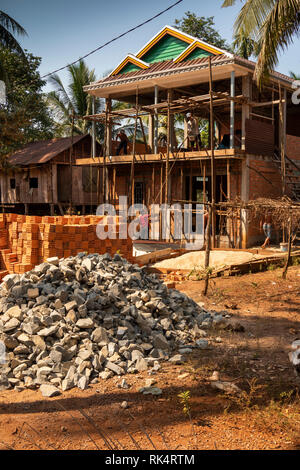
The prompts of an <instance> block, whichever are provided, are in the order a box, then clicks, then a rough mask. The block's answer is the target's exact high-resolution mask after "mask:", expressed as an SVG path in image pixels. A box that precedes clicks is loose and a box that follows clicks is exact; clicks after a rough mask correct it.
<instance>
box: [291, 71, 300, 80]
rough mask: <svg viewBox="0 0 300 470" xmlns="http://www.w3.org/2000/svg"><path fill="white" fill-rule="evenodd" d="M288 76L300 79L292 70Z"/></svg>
mask: <svg viewBox="0 0 300 470" xmlns="http://www.w3.org/2000/svg"><path fill="white" fill-rule="evenodd" d="M290 77H291V78H293V79H294V80H300V75H297V74H296V73H294V72H290Z"/></svg>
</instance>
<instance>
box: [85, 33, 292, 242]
mask: <svg viewBox="0 0 300 470" xmlns="http://www.w3.org/2000/svg"><path fill="white" fill-rule="evenodd" d="M254 69H255V63H254V62H251V61H249V60H245V59H243V58H241V57H238V56H236V55H234V54H231V53H229V52H227V51H225V50H221V49H219V48H216V47H214V46H212V45H210V44H207V43H205V42H203V41H201V40H199V39H197V38H194V37H192V36H190V35H188V34H185V33H182V32H181V31H178V30H176V29H175V28H172V27H170V26H165V27H164V28H162V30H161V31H159V32H158V33H157V34H156V35H155V36H154V37H153V38H152V39H151V40H150V41H148V42H147V43H146V44H145V45H144V46H143V47H142V48H141V49H140V50H139V51H138V52H137V53H136V54H128V55H127V56H126V57H125V58H124V59H123V60H122V61H121V62H120V63H119V64H118V65H117V66H116V67H115V69H114V70H113V71H112V72H111V73H110V75H109V76H107V77H106V78H104V79H102V80H100V81H97V82H94V83H91V84H90V85H88V86H86V87H85V90H86V91H87V92H88V93H89V94H91V95H94V96H97V97H101V98H104V99H105V101H106V108H105V112H104V113H102V114H101V115H94V116H90V117H89V118H90V119H91V120H102V122H105V126H106V132H105V137H106V138H105V145H104V154H103V157H102V158H101V162H100V167H101V178H100V181H99V184H100V186H101V188H102V195H103V200H105V201H106V202H111V203H114V204H118V199H119V197H120V196H122V195H127V196H129V198H130V200H131V201H134V202H136V203H144V204H145V205H147V206H148V207H149V206H150V205H151V204H153V203H164V202H167V203H168V204H174V203H179V204H184V203H192V204H193V207H194V205H195V203H196V202H204V203H207V202H209V201H212V199H214V201H215V202H216V203H220V202H224V201H227V202H229V201H233V200H235V199H236V198H239V199H241V200H243V201H245V202H247V201H249V200H251V199H255V198H258V197H268V198H269V197H271V198H277V197H281V196H282V195H283V194H287V195H289V196H290V197H292V198H294V199H297V198H300V107H299V106H297V105H296V104H294V103H293V100H292V97H293V93H294V92H295V90H294V88H293V80H292V79H291V78H290V77H288V76H285V75H283V74H281V73H278V72H271V74H270V77H269V80H268V82H267V83H266V84H265V85H264V86H263V87H262V88H261V89H259V88H258V87H257V85H256V82H255V77H254ZM112 100H118V101H121V102H125V103H127V105H128V106H127V108H126V109H124V110H122V111H113V110H112ZM187 113H189V114H191V115H192V117H193V118H195V119H197V120H198V122H200V124H202V125H203V123H205V122H206V123H207V122H208V123H212V122H213V124H211V125H210V126H209V129H210V128H211V127H212V126H213V133H212V134H213V140H210V139H209V141H208V144H207V143H206V144H205V143H203V142H202V143H201V144H199V145H198V146H194V147H193V148H192V146H191V142H190V141H189V136H188V123H187V118H186V115H187ZM120 117H131V118H132V119H133V120H134V122H135V125H136V127H138V128H140V127H143V121H144V122H145V120H146V121H147V123H148V133H147V138H146V136H145V142H144V148H143V149H141V148H139V149H137V148H133V150H132V151H131V152H129V154H128V155H116V153H115V151H114V149H113V146H112V128H113V124H114V119H120ZM162 117H163V119H165V122H166V123H167V124H166V133H165V142H164V144H161V142H160V140H159V137H160V136H159V134H158V128H159V126H160V124H159V121H160V119H161V118H162ZM180 120H181V121H180ZM182 121H184V138H183V139H181V142H178V139H176V125H178V124H177V123H178V122H179V123H180V122H182ZM179 126H180V124H179ZM209 132H210V131H209ZM211 142H213V145H211ZM133 147H134V145H133ZM82 163H84V164H90V165H94V163H93V162H92V161H91V160H90V159H84V160H83V161H82ZM230 214H231V215H230ZM230 214H229V211H223V210H219V211H218V210H217V211H216V214H215V215H214V230H215V234H214V235H215V246H235V247H247V246H250V245H253V244H254V243H256V242H257V241H259V240H260V238H261V234H260V233H259V230H258V227H257V226H255V225H253V224H251V223H249V221H248V220H247V215H246V213H243V211H239V212H235V213H234V214H233V211H231V212H230Z"/></svg>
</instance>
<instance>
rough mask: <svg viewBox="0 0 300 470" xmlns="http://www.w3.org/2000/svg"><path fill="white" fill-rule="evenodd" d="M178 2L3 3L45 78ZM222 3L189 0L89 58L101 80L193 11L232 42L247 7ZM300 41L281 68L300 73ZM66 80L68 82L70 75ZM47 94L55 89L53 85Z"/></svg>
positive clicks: (36, 0)
mask: <svg viewBox="0 0 300 470" xmlns="http://www.w3.org/2000/svg"><path fill="white" fill-rule="evenodd" d="M174 2H175V0H151V1H145V0H127V1H124V0H123V1H121V0H111V1H109V0H105V1H104V0H88V1H86V2H83V1H82V0H51V1H45V0H1V6H0V8H1V10H3V11H5V12H6V13H8V14H9V15H11V16H12V17H13V18H15V19H16V20H17V21H18V22H19V23H20V24H21V25H22V26H23V27H24V28H25V29H26V31H27V33H28V37H26V38H20V43H21V45H22V46H23V47H24V48H26V49H28V50H29V51H30V52H32V53H33V54H34V55H37V56H40V57H42V64H41V66H40V72H41V74H42V75H43V74H46V73H48V72H51V71H53V70H54V69H56V68H59V67H61V66H63V65H66V64H67V63H69V62H72V61H73V60H76V59H78V58H79V57H80V56H81V55H84V54H86V53H87V52H89V51H90V50H92V49H95V48H96V47H97V46H99V45H101V44H103V43H104V42H106V41H108V40H109V39H112V38H113V37H115V36H117V35H118V34H120V33H121V32H125V31H126V30H127V29H129V28H132V27H133V26H135V25H137V24H138V23H141V22H143V21H144V20H146V19H148V18H150V17H151V16H153V15H155V14H156V13H158V12H159V11H161V10H163V9H164V8H167V7H168V6H170V5H171V4H172V3H174ZM221 4H222V0H210V1H209V2H208V1H200V0H183V2H182V3H181V4H179V5H178V6H176V7H174V8H173V9H172V10H170V11H168V12H167V13H165V14H164V15H162V16H160V17H159V18H157V19H156V20H154V21H152V22H151V23H148V24H147V25H146V26H143V27H142V28H140V29H139V30H137V31H134V32H132V33H130V34H128V35H127V36H125V37H123V38H122V39H120V40H118V41H117V42H114V43H113V44H111V45H109V46H107V47H106V48H104V49H103V50H101V51H99V52H96V53H95V54H93V55H92V56H90V57H89V58H88V59H86V61H87V63H88V65H89V66H90V67H93V68H94V69H95V72H96V75H97V77H98V78H101V76H103V74H105V72H107V71H108V70H111V69H112V68H114V67H115V66H116V65H117V64H118V63H119V62H120V61H121V60H122V58H123V57H124V56H125V55H126V54H127V53H128V52H131V53H133V54H134V53H136V52H137V51H138V50H139V49H140V48H141V47H142V46H143V44H145V43H146V42H147V41H148V40H149V39H150V38H151V37H152V36H154V34H155V33H156V32H157V31H159V29H161V28H162V27H163V26H164V25H166V24H169V25H173V24H174V19H175V18H181V17H182V16H183V15H184V13H185V12H186V11H188V10H190V11H192V12H195V13H196V14H197V15H198V16H206V17H207V16H214V18H215V24H216V29H217V30H218V31H219V33H220V34H221V36H223V37H224V38H226V39H227V40H228V42H231V40H232V28H233V23H234V19H235V17H236V14H237V12H238V11H239V8H240V6H241V3H240V2H237V6H235V7H231V8H227V9H222V8H221ZM299 46H300V40H299V39H297V38H295V41H294V44H293V45H292V46H290V48H289V49H288V51H286V52H285V53H284V54H283V55H282V56H281V58H280V63H279V66H278V67H277V70H278V71H280V72H282V73H286V74H288V73H289V71H290V70H293V71H294V72H296V73H300V56H299ZM60 76H61V77H62V79H63V80H64V82H67V74H66V72H60ZM46 90H47V91H48V90H50V87H49V85H47V86H46Z"/></svg>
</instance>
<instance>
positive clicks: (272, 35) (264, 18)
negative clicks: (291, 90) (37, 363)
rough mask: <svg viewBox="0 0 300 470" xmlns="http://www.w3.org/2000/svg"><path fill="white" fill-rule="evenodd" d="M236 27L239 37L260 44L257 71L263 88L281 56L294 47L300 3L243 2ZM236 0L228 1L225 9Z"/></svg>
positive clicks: (299, 26)
mask: <svg viewBox="0 0 300 470" xmlns="http://www.w3.org/2000/svg"><path fill="white" fill-rule="evenodd" d="M242 1H243V3H244V5H243V7H242V8H241V10H240V12H239V14H238V17H237V19H236V21H235V24H234V32H235V34H236V35H240V34H242V35H245V36H247V37H249V38H250V39H252V40H253V41H255V42H258V43H259V44H260V53H259V56H258V61H257V65H256V69H255V76H256V80H257V82H258V84H259V85H261V84H262V82H263V80H264V79H265V78H266V77H267V76H268V74H269V72H270V71H271V70H272V69H274V68H275V66H276V65H277V63H278V54H279V52H280V51H284V50H285V49H286V48H287V47H288V45H289V44H291V43H292V41H293V38H294V37H295V35H298V34H299V32H300V0H242ZM235 3H236V0H225V1H224V3H223V7H228V6H232V5H234V4H235Z"/></svg>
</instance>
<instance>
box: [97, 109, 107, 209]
mask: <svg viewBox="0 0 300 470" xmlns="http://www.w3.org/2000/svg"><path fill="white" fill-rule="evenodd" d="M107 134H108V101H107V100H106V103H105V127H104V142H103V167H102V202H103V203H105V202H106V155H107ZM99 181H100V179H99Z"/></svg>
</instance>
